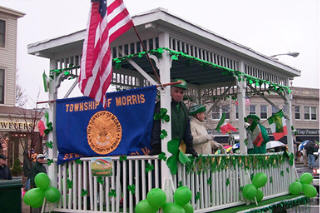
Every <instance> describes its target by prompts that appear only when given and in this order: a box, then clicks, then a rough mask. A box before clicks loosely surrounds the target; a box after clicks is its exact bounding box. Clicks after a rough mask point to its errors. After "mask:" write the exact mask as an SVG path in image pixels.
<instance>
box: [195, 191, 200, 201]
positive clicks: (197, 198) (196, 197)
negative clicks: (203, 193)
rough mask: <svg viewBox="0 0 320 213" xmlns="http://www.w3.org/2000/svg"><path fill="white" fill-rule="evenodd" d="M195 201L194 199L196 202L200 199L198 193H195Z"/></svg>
mask: <svg viewBox="0 0 320 213" xmlns="http://www.w3.org/2000/svg"><path fill="white" fill-rule="evenodd" d="M195 199H196V202H197V201H198V200H199V199H200V192H197V193H196V196H195Z"/></svg>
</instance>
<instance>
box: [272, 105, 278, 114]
mask: <svg viewBox="0 0 320 213" xmlns="http://www.w3.org/2000/svg"><path fill="white" fill-rule="evenodd" d="M277 112H278V109H277V108H276V107H275V106H272V115H274V114H276V113H277Z"/></svg>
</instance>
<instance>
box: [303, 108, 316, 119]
mask: <svg viewBox="0 0 320 213" xmlns="http://www.w3.org/2000/svg"><path fill="white" fill-rule="evenodd" d="M304 119H305V120H317V108H316V107H311V106H305V107H304Z"/></svg>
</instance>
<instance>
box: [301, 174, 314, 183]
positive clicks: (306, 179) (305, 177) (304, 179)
mask: <svg viewBox="0 0 320 213" xmlns="http://www.w3.org/2000/svg"><path fill="white" fill-rule="evenodd" d="M312 180H313V177H312V174H311V173H309V172H305V173H303V174H302V175H301V177H300V182H301V183H302V184H310V183H311V182H312Z"/></svg>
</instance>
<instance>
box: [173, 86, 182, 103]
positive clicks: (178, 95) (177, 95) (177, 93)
mask: <svg viewBox="0 0 320 213" xmlns="http://www.w3.org/2000/svg"><path fill="white" fill-rule="evenodd" d="M183 94H184V90H183V89H181V88H178V87H172V88H171V97H172V99H173V100H174V101H176V102H181V101H182V99H183Z"/></svg>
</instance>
